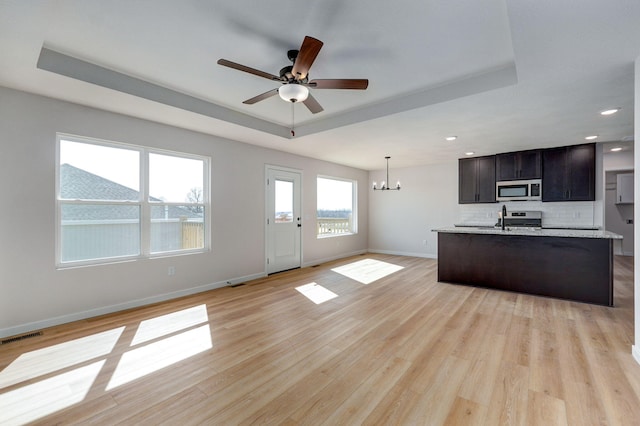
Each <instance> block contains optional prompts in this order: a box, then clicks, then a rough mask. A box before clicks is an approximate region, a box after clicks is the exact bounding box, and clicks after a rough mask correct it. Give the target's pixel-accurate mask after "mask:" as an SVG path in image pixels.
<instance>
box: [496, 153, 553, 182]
mask: <svg viewBox="0 0 640 426" xmlns="http://www.w3.org/2000/svg"><path fill="white" fill-rule="evenodd" d="M541 176H542V152H541V150H539V149H534V150H530V151H519V152H508V153H505V154H498V155H496V179H497V180H498V181H504V180H520V179H522V180H525V179H540V177H541Z"/></svg>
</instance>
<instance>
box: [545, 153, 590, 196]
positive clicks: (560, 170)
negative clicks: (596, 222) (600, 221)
mask: <svg viewBox="0 0 640 426" xmlns="http://www.w3.org/2000/svg"><path fill="white" fill-rule="evenodd" d="M595 174H596V151H595V144H585V145H573V146H565V147H560V148H549V149H545V150H543V151H542V201H593V200H595V187H596V181H595Z"/></svg>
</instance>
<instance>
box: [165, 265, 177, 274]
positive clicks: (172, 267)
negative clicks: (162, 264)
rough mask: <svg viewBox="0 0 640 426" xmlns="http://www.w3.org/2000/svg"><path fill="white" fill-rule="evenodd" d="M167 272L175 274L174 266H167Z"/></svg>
mask: <svg viewBox="0 0 640 426" xmlns="http://www.w3.org/2000/svg"><path fill="white" fill-rule="evenodd" d="M167 274H168V275H169V276H173V275H175V274H176V267H175V266H169V270H168V271H167Z"/></svg>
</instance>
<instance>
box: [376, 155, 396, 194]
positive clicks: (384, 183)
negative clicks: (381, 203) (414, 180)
mask: <svg viewBox="0 0 640 426" xmlns="http://www.w3.org/2000/svg"><path fill="white" fill-rule="evenodd" d="M384 158H385V159H386V160H387V180H383V181H382V184H381V185H380V188H378V185H377V184H376V182H375V181H374V182H373V190H374V191H398V190H400V181H398V182H397V183H396V187H395V188H390V187H389V158H391V157H389V156H386V157H384Z"/></svg>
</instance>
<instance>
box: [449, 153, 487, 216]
mask: <svg viewBox="0 0 640 426" xmlns="http://www.w3.org/2000/svg"><path fill="white" fill-rule="evenodd" d="M458 202H459V203H460V204H471V203H495V202H496V157H495V155H490V156H487V157H476V158H461V159H459V160H458Z"/></svg>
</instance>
